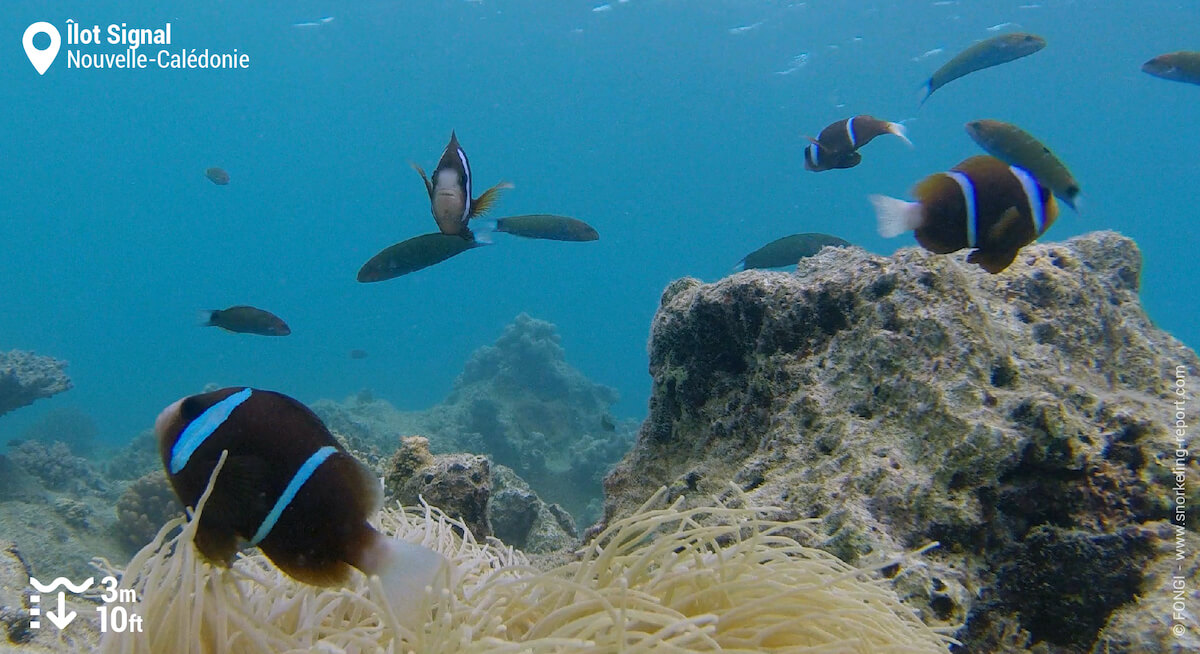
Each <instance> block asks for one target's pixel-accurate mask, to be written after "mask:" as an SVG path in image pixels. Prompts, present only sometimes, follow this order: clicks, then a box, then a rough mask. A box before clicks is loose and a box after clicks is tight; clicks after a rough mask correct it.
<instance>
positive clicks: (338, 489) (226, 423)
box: [154, 388, 451, 628]
mask: <svg viewBox="0 0 1200 654" xmlns="http://www.w3.org/2000/svg"><path fill="white" fill-rule="evenodd" d="M154 431H155V433H156V434H157V436H158V443H159V452H160V454H161V455H162V461H163V466H164V467H165V468H166V471H167V477H168V478H169V479H170V482H171V486H172V487H173V488H174V489H175V494H176V495H178V496H179V499H180V500H181V501H182V502H183V503H184V505H185V506H190V507H195V506H196V505H197V502H199V500H200V497H201V495H202V494H203V493H204V492H205V489H206V488H207V486H208V484H209V479H210V477H211V476H212V472H213V470H214V468H215V467H216V465H217V463H218V461H219V460H220V458H221V456H222V452H224V451H227V452H228V455H227V458H226V460H225V463H224V466H223V467H222V469H221V472H220V474H219V475H217V477H216V480H215V481H214V482H213V488H212V493H211V495H210V496H209V498H208V503H207V504H206V505H205V509H204V511H203V513H202V514H201V516H200V523H199V525H198V528H197V531H196V537H195V541H194V542H195V544H196V548H197V549H198V550H200V553H201V554H203V555H204V556H205V557H206V558H207V559H209V560H210V561H212V562H214V563H216V564H219V565H223V566H228V565H229V564H230V562H231V561H232V559H233V555H234V554H235V553H236V552H237V549H238V542H239V539H241V540H244V541H246V542H248V543H249V544H250V545H253V546H257V547H258V548H259V549H261V550H262V552H263V554H265V555H267V557H268V558H270V559H271V561H272V562H273V563H274V564H275V565H276V566H278V567H279V569H280V570H282V571H283V572H284V573H286V574H287V575H288V576H290V577H292V578H294V579H296V580H298V581H302V582H304V583H308V584H314V585H320V586H328V585H333V584H338V583H343V582H345V581H346V580H347V579H348V576H349V574H350V568H351V567H354V568H357V569H359V570H361V571H362V572H363V573H365V574H368V575H377V576H379V578H380V580H381V582H382V585H383V587H384V589H385V590H386V591H387V594H388V601H389V602H390V603H391V605H392V609H393V610H394V611H395V612H396V613H397V614H398V615H399V616H400V617H401V618H402V619H403V620H404V621H405V622H407V623H408V624H407V625H406V626H409V627H410V628H419V627H420V625H421V623H422V622H423V620H422V618H421V616H419V615H417V609H416V608H415V607H416V606H418V605H419V604H418V603H419V601H420V599H421V597H422V594H423V593H424V592H425V588H426V587H428V586H432V587H434V588H443V587H445V586H444V584H448V583H449V574H450V571H451V569H450V564H449V562H448V561H447V560H446V559H445V557H443V556H442V555H441V554H438V553H437V552H434V551H433V550H431V549H428V548H426V547H423V546H421V545H416V544H413V543H408V542H405V541H401V540H397V539H394V538H389V537H387V536H385V535H383V534H381V533H380V532H378V531H376V530H375V528H373V527H372V526H371V525H369V524H368V523H367V519H368V518H369V517H371V516H372V515H374V514H375V512H376V511H378V510H379V508H380V506H381V504H382V501H383V489H382V486H381V484H380V481H379V479H378V478H377V477H376V476H375V475H374V474H373V473H372V472H371V470H370V469H368V468H367V467H366V466H365V465H363V464H362V463H360V462H359V461H358V460H357V459H355V458H354V457H353V456H351V455H350V454H349V453H348V452H347V451H346V450H345V448H343V447H342V446H341V445H340V444H339V443H338V442H337V441H336V440H335V439H334V438H333V435H332V434H330V432H329V430H328V429H326V427H325V425H324V424H323V423H322V422H321V419H320V418H318V417H317V416H316V414H314V413H313V412H312V411H311V410H309V409H308V407H306V406H304V405H303V404H301V403H300V402H298V401H296V400H294V399H292V398H290V397H288V396H286V395H282V394H280V393H274V392H271V391H261V390H257V389H251V388H225V389H222V390H218V391H212V392H210V393H203V394H200V395H192V396H189V397H185V398H182V399H180V400H177V401H175V402H173V403H172V404H171V405H170V406H168V407H167V408H165V409H163V410H162V412H161V413H160V414H159V416H158V419H157V420H156V421H155V423H154Z"/></svg>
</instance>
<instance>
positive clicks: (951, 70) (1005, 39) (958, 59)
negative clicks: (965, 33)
mask: <svg viewBox="0 0 1200 654" xmlns="http://www.w3.org/2000/svg"><path fill="white" fill-rule="evenodd" d="M1044 47H1046V39H1043V38H1042V37H1040V36H1038V35H1036V34H1026V33H1024V32H1014V33H1012V34H1001V35H999V36H993V37H992V38H990V39H984V40H982V41H980V42H979V43H976V44H975V45H973V46H971V47H969V48H967V49H966V50H963V51H962V52H960V53H958V55H957V56H955V57H954V58H953V59H951V60H950V61H947V62H946V64H945V65H944V66H942V67H941V68H939V69H937V70H936V71H935V72H934V73H933V75H932V76H931V77H930V78H929V79H928V80H927V81H926V82H925V97H924V98H922V99H921V104H925V101H926V100H928V99H929V96H931V95H933V92H934V91H936V90H938V89H940V88H942V87H943V86H945V85H947V84H949V83H950V82H953V81H954V80H956V79H958V78H960V77H962V76H963V75H968V74H970V73H973V72H975V71H977V70H983V69H984V68H991V67H992V66H999V65H1000V64H1004V63H1008V62H1010V61H1013V60H1016V59H1020V58H1021V57H1026V56H1029V55H1031V54H1033V53H1035V52H1037V51H1038V50H1041V49H1042V48H1044Z"/></svg>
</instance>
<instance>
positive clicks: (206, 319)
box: [196, 311, 213, 327]
mask: <svg viewBox="0 0 1200 654" xmlns="http://www.w3.org/2000/svg"><path fill="white" fill-rule="evenodd" d="M212 316H213V312H212V311H201V312H200V313H198V314H196V318H197V319H198V320H199V321H200V325H201V326H202V327H211V326H212Z"/></svg>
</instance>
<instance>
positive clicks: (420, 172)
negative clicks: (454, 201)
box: [408, 161, 433, 200]
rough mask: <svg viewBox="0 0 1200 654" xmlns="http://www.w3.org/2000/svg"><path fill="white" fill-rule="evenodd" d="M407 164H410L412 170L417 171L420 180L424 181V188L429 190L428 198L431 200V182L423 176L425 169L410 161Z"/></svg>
mask: <svg viewBox="0 0 1200 654" xmlns="http://www.w3.org/2000/svg"><path fill="white" fill-rule="evenodd" d="M408 165H410V166H412V167H413V170H415V171H417V174H418V175H420V176H421V181H423V182H425V190H426V191H429V199H430V200H433V183H432V182H430V181H429V178H428V177H426V176H425V170H424V169H423V168H421V167H420V166H418V165H417V164H415V163H413V162H411V161H410V162H408Z"/></svg>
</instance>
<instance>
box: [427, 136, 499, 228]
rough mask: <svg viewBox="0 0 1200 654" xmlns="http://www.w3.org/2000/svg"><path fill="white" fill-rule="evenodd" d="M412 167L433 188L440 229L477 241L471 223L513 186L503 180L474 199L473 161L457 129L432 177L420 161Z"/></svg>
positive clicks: (431, 199) (432, 199) (432, 205)
mask: <svg viewBox="0 0 1200 654" xmlns="http://www.w3.org/2000/svg"><path fill="white" fill-rule="evenodd" d="M412 167H413V168H415V169H416V171H417V172H418V173H419V174H420V175H421V179H422V180H423V181H424V182H425V189H426V190H427V191H429V202H430V208H431V210H432V211H433V219H434V220H435V221H437V226H438V229H439V230H441V232H442V233H443V234H450V235H454V236H461V237H463V238H465V239H467V240H475V235H474V234H472V233H471V229H470V228H469V227H468V226H467V223H468V222H469V221H470V220H471V219H472V218H476V217H478V216H482V215H483V214H485V213H487V211H488V209H491V207H492V204H494V203H495V202H496V199H497V198H498V197H499V195H500V191H501V190H502V189H508V188H512V187H513V185H512V184H510V183H508V182H500V183H499V184H496V185H495V186H493V187H492V188H489V189H488V190H486V191H484V192H483V195H480V196H479V197H477V198H474V199H472V197H471V192H472V187H471V163H470V162H469V161H467V153H466V152H464V151H463V149H462V146H460V145H459V144H458V137H457V136H455V134H454V132H453V131H451V132H450V142H449V143H447V144H446V149H445V150H444V151H443V152H442V158H441V159H439V160H438V164H437V168H434V170H433V179H432V180H430V178H428V177H426V176H425V171H424V170H423V169H422V168H421V167H420V166H418V165H417V164H415V163H414V164H412Z"/></svg>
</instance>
